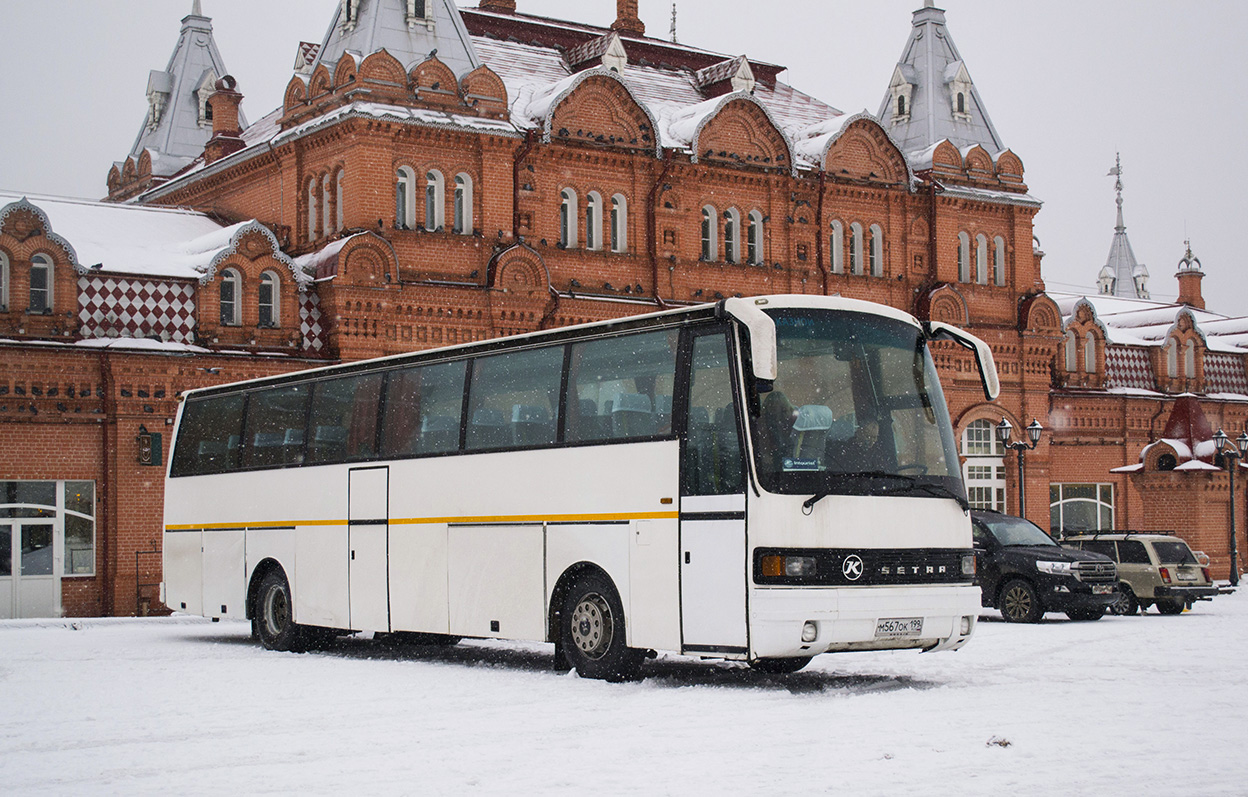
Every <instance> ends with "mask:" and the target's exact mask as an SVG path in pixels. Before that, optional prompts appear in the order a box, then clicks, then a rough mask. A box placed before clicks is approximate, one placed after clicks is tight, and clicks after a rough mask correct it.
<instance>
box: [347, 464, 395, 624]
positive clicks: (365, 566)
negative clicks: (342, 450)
mask: <svg viewBox="0 0 1248 797" xmlns="http://www.w3.org/2000/svg"><path fill="white" fill-rule="evenodd" d="M348 479H349V484H348V487H349V489H348V493H347V549H348V556H349V561H348V568H347V589H348V591H349V593H350V596H351V597H350V607H351V617H350V621H351V628H353V629H355V630H357V631H389V630H390V582H389V576H388V573H389V565H388V560H389V547H390V469H389V468H385V467H381V468H352V469H351V471H350V474H349V476H348Z"/></svg>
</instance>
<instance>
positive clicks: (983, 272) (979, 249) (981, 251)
mask: <svg viewBox="0 0 1248 797" xmlns="http://www.w3.org/2000/svg"><path fill="white" fill-rule="evenodd" d="M975 281H976V282H978V283H979V284H980V285H987V284H988V239H987V238H985V237H984V236H982V235H976V236H975Z"/></svg>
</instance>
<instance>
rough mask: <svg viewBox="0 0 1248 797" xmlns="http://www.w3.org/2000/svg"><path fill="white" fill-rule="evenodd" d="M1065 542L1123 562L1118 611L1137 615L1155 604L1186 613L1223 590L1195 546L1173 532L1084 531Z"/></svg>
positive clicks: (1168, 611) (1170, 611) (1167, 611)
mask: <svg viewBox="0 0 1248 797" xmlns="http://www.w3.org/2000/svg"><path fill="white" fill-rule="evenodd" d="M1062 544H1063V545H1066V546H1068V547H1072V548H1081V549H1083V550H1085V551H1094V552H1096V553H1101V554H1105V555H1106V556H1108V557H1109V558H1111V559H1113V560H1114V561H1115V562H1117V563H1118V580H1119V581H1120V582H1121V583H1120V584H1119V593H1120V597H1119V598H1118V601H1117V602H1116V603H1114V604H1112V605H1111V606H1110V607H1109V611H1110V612H1112V613H1113V614H1135V613H1136V612H1137V611H1139V610H1141V609H1148V607H1149V606H1152V605H1154V604H1156V606H1157V611H1159V612H1161V613H1162V614H1181V613H1182V612H1183V610H1184V609H1190V608H1191V607H1192V604H1193V603H1195V602H1196V601H1198V600H1209V599H1210V598H1212V597H1213V596H1214V595H1217V594H1219V592H1220V590H1219V589H1218V587H1217V586H1215V585H1214V583H1213V579H1212V578H1210V577H1209V568H1208V567H1205V566H1203V565H1201V563H1200V561H1199V560H1197V558H1196V555H1195V554H1193V553H1192V549H1191V548H1189V547H1187V543H1186V542H1184V541H1183V540H1182V539H1181V538H1179V537H1176V536H1174V535H1172V534H1161V533H1156V532H1154V533H1148V534H1133V533H1130V532H1127V533H1117V534H1080V535H1077V536H1074V537H1067V538H1066V539H1064V540H1062Z"/></svg>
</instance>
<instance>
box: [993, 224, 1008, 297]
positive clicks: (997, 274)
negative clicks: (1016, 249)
mask: <svg viewBox="0 0 1248 797" xmlns="http://www.w3.org/2000/svg"><path fill="white" fill-rule="evenodd" d="M992 282H993V284H995V285H1004V284H1005V239H1004V238H1002V237H1001V236H999V235H998V236H997V237H996V238H993V239H992Z"/></svg>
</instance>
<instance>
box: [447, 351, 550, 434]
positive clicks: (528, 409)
mask: <svg viewBox="0 0 1248 797" xmlns="http://www.w3.org/2000/svg"><path fill="white" fill-rule="evenodd" d="M563 351H564V347H563V346H547V347H545V348H541V349H530V350H528V351H517V352H508V353H507V354H496V355H494V356H492V357H480V358H478V359H476V360H474V361H473V364H472V382H471V384H470V386H469V388H468V406H469V411H468V430H467V437H466V439H465V443H464V446H465V449H466V450H469V451H473V450H476V451H480V450H484V449H492V448H509V447H524V446H538V445H551V444H553V443H554V442H555V423H556V416H557V414H558V409H559V388H560V384H561V383H562V381H563Z"/></svg>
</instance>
